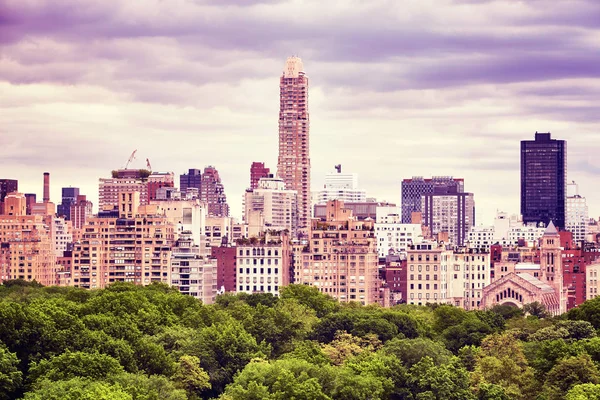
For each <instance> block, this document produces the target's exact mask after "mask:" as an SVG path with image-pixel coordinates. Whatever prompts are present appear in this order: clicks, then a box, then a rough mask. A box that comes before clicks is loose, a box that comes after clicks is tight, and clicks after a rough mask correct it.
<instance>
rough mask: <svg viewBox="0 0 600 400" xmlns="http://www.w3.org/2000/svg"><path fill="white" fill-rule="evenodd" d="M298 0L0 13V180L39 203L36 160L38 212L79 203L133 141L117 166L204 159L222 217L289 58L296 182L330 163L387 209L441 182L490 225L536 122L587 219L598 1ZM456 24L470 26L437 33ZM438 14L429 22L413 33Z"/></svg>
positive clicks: (269, 145) (271, 144)
mask: <svg viewBox="0 0 600 400" xmlns="http://www.w3.org/2000/svg"><path fill="white" fill-rule="evenodd" d="M300 3H301V2H277V1H271V2H260V3H257V2H251V1H243V2H241V1H240V2H239V3H238V4H235V2H233V1H228V4H230V5H231V6H232V7H229V8H227V9H224V8H220V7H216V6H215V5H214V4H215V3H211V2H207V3H206V4H204V5H203V4H200V3H196V4H195V5H194V4H192V3H181V5H180V7H179V8H177V7H173V9H172V10H171V13H170V14H168V13H166V11H167V10H166V9H165V8H162V7H168V6H167V5H165V4H164V3H162V4H161V3H160V2H156V3H153V2H148V3H147V4H145V7H144V8H141V7H140V8H137V7H136V6H135V5H130V6H127V7H125V4H126V3H124V2H123V3H122V4H121V5H118V4H103V3H101V2H97V3H96V2H91V1H90V2H86V4H85V5H81V4H80V2H74V1H73V2H70V1H64V2H62V3H60V4H53V5H51V4H44V3H43V2H35V1H32V2H28V3H24V2H9V3H7V4H5V5H3V6H2V7H3V8H2V15H3V17H4V18H5V20H6V21H7V22H8V23H7V24H3V26H2V27H0V33H1V34H0V38H1V39H0V43H2V45H3V50H4V57H3V58H2V59H0V90H1V91H2V93H3V98H2V103H0V110H1V112H0V126H1V127H2V128H1V129H2V130H1V131H0V171H2V173H1V174H2V176H0V178H12V179H18V180H19V190H20V191H21V192H24V193H29V192H33V193H36V194H37V195H38V198H41V197H42V193H41V192H42V190H41V189H42V178H41V177H42V173H43V172H45V171H49V172H50V173H51V174H52V193H51V199H52V200H53V201H54V202H55V203H58V202H59V200H60V188H61V187H68V186H74V187H79V188H81V192H82V193H83V194H86V195H87V196H88V198H89V199H90V200H91V201H92V202H94V205H95V207H96V208H97V206H98V199H97V192H98V178H101V177H109V176H110V171H111V170H112V169H117V168H119V167H122V166H123V165H124V164H125V162H126V160H127V157H128V155H129V154H130V153H131V151H133V150H134V149H138V150H139V156H138V157H139V158H138V160H136V161H135V162H134V164H133V166H134V167H139V168H143V167H144V166H145V162H144V159H145V158H149V159H150V160H151V161H152V165H153V166H154V167H155V169H156V170H159V171H165V170H166V171H173V172H174V173H175V174H176V175H179V174H181V173H183V172H185V171H187V170H188V169H189V168H204V167H205V166H207V165H214V166H215V167H216V168H217V169H218V170H219V174H220V176H221V178H222V182H223V185H224V186H225V191H226V194H227V196H228V199H229V202H230V204H231V206H232V214H233V215H234V216H237V217H239V216H241V201H240V199H241V195H242V194H243V193H244V190H245V189H246V187H247V185H248V183H247V182H248V171H249V167H250V165H251V163H252V161H264V162H265V164H266V166H267V167H269V168H271V170H272V171H273V170H274V169H275V167H276V165H277V164H276V160H277V111H278V110H277V109H278V105H279V101H278V100H279V98H278V78H279V76H280V74H281V72H282V71H281V64H282V60H284V59H285V58H286V57H287V56H289V55H291V54H298V55H299V56H300V57H302V59H303V62H304V63H305V65H306V69H307V70H308V71H309V75H310V78H311V92H310V96H311V109H310V112H311V114H312V115H311V149H310V150H311V159H312V160H311V164H312V171H311V180H312V182H313V184H312V188H311V189H312V190H318V189H320V188H321V187H322V183H323V182H324V177H325V174H326V173H327V172H330V171H332V170H333V166H334V165H335V164H339V163H341V164H343V165H344V166H345V169H346V170H348V171H352V172H356V173H357V174H358V175H359V177H360V180H361V187H362V188H364V189H366V191H367V195H368V196H369V197H376V198H377V199H378V200H380V201H383V200H386V201H390V202H395V203H398V204H399V203H400V202H399V199H400V185H401V181H402V179H404V178H411V177H412V176H425V177H428V176H439V175H452V176H454V177H458V178H464V179H465V190H466V191H468V192H472V193H474V194H475V201H476V204H477V216H476V221H477V222H478V223H489V222H491V221H492V220H493V217H494V215H495V210H496V209H500V210H504V211H506V212H508V213H518V212H519V143H520V141H521V140H526V139H529V138H530V137H531V136H532V135H533V133H534V132H535V131H538V132H551V133H552V136H553V138H557V139H561V140H566V141H567V142H568V143H569V146H568V151H569V153H568V156H567V159H568V160H569V165H568V176H567V180H568V181H571V180H575V181H577V182H578V183H579V185H580V192H581V195H582V196H584V197H586V198H587V200H588V205H589V211H590V212H589V214H590V216H591V217H594V218H597V217H598V215H600V188H597V185H594V183H595V178H596V176H597V174H598V173H599V172H600V161H598V160H597V159H596V157H595V156H594V155H595V154H597V153H598V151H600V138H599V137H600V135H598V134H597V132H598V128H600V123H599V121H598V116H597V112H596V110H595V99H596V98H597V96H598V94H600V83H599V81H598V77H599V76H600V71H597V68H596V67H595V65H596V64H597V61H598V60H596V59H595V58H597V57H598V55H597V54H598V52H597V49H598V45H597V44H596V43H597V41H594V40H593V38H594V34H597V32H598V24H599V23H598V21H600V17H599V16H600V7H599V6H598V5H597V4H595V3H594V2H591V1H587V2H585V1H580V2H576V5H573V3H571V4H570V5H569V6H568V7H567V6H565V5H560V4H559V5H553V7H545V8H544V9H540V8H539V7H538V6H539V4H540V3H539V2H535V1H534V2H528V3H527V4H522V3H521V4H520V3H514V2H479V3H478V2H473V1H459V2H454V4H452V3H451V2H435V3H433V2H420V3H419V4H416V3H412V4H410V3H407V4H404V5H403V7H402V8H400V7H398V8H394V7H393V6H391V5H390V3H388V2H370V3H369V5H360V4H358V3H356V4H355V7H354V8H352V9H351V8H335V7H336V6H335V5H332V4H324V5H323V4H320V3H319V4H317V3H312V2H305V6H303V5H302V4H300ZM434 4H435V5H434ZM62 7H64V9H63V8H62ZM164 15H169V17H167V18H164V17H163V16H164ZM327 15H330V16H329V17H327ZM331 15H335V17H333V18H331ZM464 15H469V16H470V18H469V20H468V21H469V23H468V25H469V28H470V29H463V30H462V31H461V32H462V33H452V32H451V31H452V27H453V26H454V27H463V28H464V25H463V24H464V21H465V18H466V17H464ZM207 16H210V17H214V18H215V19H216V20H218V21H219V24H218V26H217V25H214V24H211V23H209V22H206V21H209V18H208V17H207ZM292 16H301V17H306V18H305V19H303V20H302V21H308V20H310V21H311V23H310V24H308V23H303V22H302V21H300V20H299V19H291V18H294V17H292ZM129 17H135V18H129ZM442 17H443V18H444V19H443V21H444V23H445V24H447V25H445V26H446V28H444V29H442V28H441V27H439V28H437V29H433V28H423V27H430V26H432V25H435V23H436V22H440V21H441V18H442ZM159 18H160V19H159ZM131 19H136V20H138V21H139V24H138V25H133V24H131V23H130V22H128V21H129V20H131ZM367 20H375V21H377V23H369V22H365V21H367ZM198 21H202V22H204V24H202V23H201V24H198ZM228 21H229V23H227V22H228ZM236 21H237V22H236ZM41 22H44V23H41ZM99 22H101V23H99ZM230 25H234V26H236V27H237V30H233V29H229V28H227V29H224V28H223V27H224V26H230ZM344 26H349V27H350V28H343V27H344ZM286 27H289V29H287V30H286ZM388 28H389V29H388ZM465 32H466V33H465ZM301 39H305V40H301ZM320 44H321V45H320ZM424 138H425V139H426V140H424ZM184 143H185V145H182V144H184ZM332 146H335V150H336V151H335V153H334V155H331V147H332Z"/></svg>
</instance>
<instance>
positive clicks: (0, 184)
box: [0, 179, 19, 202]
mask: <svg viewBox="0 0 600 400" xmlns="http://www.w3.org/2000/svg"><path fill="white" fill-rule="evenodd" d="M18 191H19V181H17V180H16V179H0V202H2V201H4V198H5V197H6V195H7V194H9V193H12V192H18Z"/></svg>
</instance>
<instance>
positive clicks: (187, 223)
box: [150, 196, 208, 244]
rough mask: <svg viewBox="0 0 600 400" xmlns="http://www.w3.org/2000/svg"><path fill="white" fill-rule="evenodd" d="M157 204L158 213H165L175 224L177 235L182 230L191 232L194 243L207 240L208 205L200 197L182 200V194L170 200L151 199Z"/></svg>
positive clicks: (152, 202)
mask: <svg viewBox="0 0 600 400" xmlns="http://www.w3.org/2000/svg"><path fill="white" fill-rule="evenodd" d="M150 203H151V204H155V205H156V206H157V214H158V215H164V216H165V217H166V218H167V219H168V220H169V222H171V223H172V224H173V225H174V226H175V232H176V234H177V235H179V234H181V233H182V232H191V235H192V239H193V241H194V243H198V244H200V243H204V242H205V236H204V234H205V227H206V218H207V208H208V207H207V205H206V203H205V202H202V201H200V200H198V199H196V200H181V197H180V196H173V197H172V198H171V199H168V200H151V201H150Z"/></svg>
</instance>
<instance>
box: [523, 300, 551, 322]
mask: <svg viewBox="0 0 600 400" xmlns="http://www.w3.org/2000/svg"><path fill="white" fill-rule="evenodd" d="M523 313H525V315H531V316H534V317H537V318H548V317H550V313H549V312H548V311H547V310H546V306H544V305H543V304H542V303H540V302H539V301H534V302H533V303H529V304H525V305H524V306H523Z"/></svg>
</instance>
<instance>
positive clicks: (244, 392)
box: [221, 359, 334, 400]
mask: <svg viewBox="0 0 600 400" xmlns="http://www.w3.org/2000/svg"><path fill="white" fill-rule="evenodd" d="M321 381H323V382H333V381H334V376H333V374H332V369H331V367H318V366H315V365H312V364H310V363H308V362H307V361H304V360H295V359H287V360H279V361H273V362H266V361H255V362H251V363H250V364H248V365H246V367H245V368H244V369H243V370H242V372H241V373H240V374H239V375H237V376H236V377H235V380H234V381H233V383H232V384H230V385H228V386H227V388H226V389H225V392H224V394H223V395H222V396H221V399H222V400H225V399H227V400H246V399H252V400H254V399H256V400H259V399H260V400H263V399H265V400H271V399H272V400H284V399H296V400H313V399H314V400H331V397H329V396H328V395H326V394H325V393H324V392H323V388H322V386H321Z"/></svg>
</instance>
